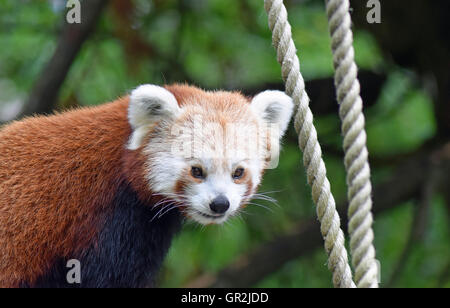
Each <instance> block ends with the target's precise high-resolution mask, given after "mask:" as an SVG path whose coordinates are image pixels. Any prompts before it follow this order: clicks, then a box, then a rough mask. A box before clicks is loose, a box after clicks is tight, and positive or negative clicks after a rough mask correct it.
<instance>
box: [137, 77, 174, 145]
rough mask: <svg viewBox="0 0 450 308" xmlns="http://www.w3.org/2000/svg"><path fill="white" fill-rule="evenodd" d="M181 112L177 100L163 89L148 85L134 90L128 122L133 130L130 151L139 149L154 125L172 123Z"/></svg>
mask: <svg viewBox="0 0 450 308" xmlns="http://www.w3.org/2000/svg"><path fill="white" fill-rule="evenodd" d="M179 112H180V107H179V106H178V102H177V100H176V99H175V97H174V96H173V94H172V93H170V92H169V91H167V90H166V89H164V88H163V87H159V86H156V85H151V84H146V85H142V86H139V87H138V88H136V89H135V90H133V91H132V92H131V95H130V103H129V106H128V121H129V122H130V125H131V128H132V129H133V133H132V135H131V138H130V140H129V143H128V149H130V150H136V149H138V148H139V147H140V146H141V143H142V140H143V138H144V137H145V136H146V135H147V133H148V132H149V131H150V129H151V127H152V126H153V124H155V123H156V122H159V121H170V120H172V119H174V118H176V116H177V115H178V114H179Z"/></svg>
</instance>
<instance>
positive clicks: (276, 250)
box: [187, 144, 436, 287]
mask: <svg viewBox="0 0 450 308" xmlns="http://www.w3.org/2000/svg"><path fill="white" fill-rule="evenodd" d="M434 149H436V145H434V144H427V145H426V146H424V148H422V149H420V150H418V151H417V152H416V153H415V154H414V155H413V156H412V157H410V158H409V159H407V160H405V161H404V162H403V163H402V164H400V165H399V166H398V167H397V168H396V170H395V172H394V173H393V175H392V176H391V177H390V179H389V180H387V181H385V182H383V183H381V184H378V185H376V186H375V187H374V193H373V200H374V208H373V211H374V215H379V214H380V213H382V212H384V211H386V210H389V209H391V208H393V207H395V206H398V205H400V204H401V203H402V202H405V201H407V200H410V199H411V198H416V197H418V195H419V194H420V191H421V187H423V185H424V181H425V179H424V177H423V175H424V174H426V169H427V166H428V165H429V164H428V163H429V157H430V155H431V153H433V152H434ZM338 208H340V209H341V211H340V216H341V220H342V221H341V225H342V227H343V228H344V229H346V226H347V218H346V216H347V215H346V213H345V210H344V209H346V206H345V204H340V206H339V207H338ZM322 243H323V240H322V238H321V236H320V229H319V225H318V224H317V221H316V219H311V220H308V221H304V222H301V223H299V224H298V226H297V227H296V228H294V230H293V231H292V232H291V233H290V234H287V235H282V236H279V237H277V238H275V239H274V240H272V241H270V242H268V243H265V244H262V245H261V246H260V247H258V248H256V249H255V250H253V251H252V252H250V253H249V254H246V255H243V256H241V257H240V258H239V259H238V260H237V261H236V262H234V263H233V264H231V265H229V266H228V267H226V268H225V269H223V270H221V271H220V272H219V273H217V274H214V275H210V274H205V275H203V276H201V277H199V278H198V279H195V280H194V281H192V282H190V283H188V284H187V287H250V286H253V285H254V284H256V283H258V282H259V281H261V280H262V279H263V278H264V277H266V276H267V275H269V274H271V273H273V272H275V271H277V270H278V269H279V268H280V267H281V266H282V265H283V264H285V263H286V262H289V261H291V260H294V259H296V258H299V257H301V256H304V255H306V254H308V253H310V252H312V251H314V250H315V249H316V248H318V247H319V246H320V245H321V244H322Z"/></svg>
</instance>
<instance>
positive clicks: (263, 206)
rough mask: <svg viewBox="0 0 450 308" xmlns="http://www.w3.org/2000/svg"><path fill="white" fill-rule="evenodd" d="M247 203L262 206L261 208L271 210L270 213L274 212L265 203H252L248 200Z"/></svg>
mask: <svg viewBox="0 0 450 308" xmlns="http://www.w3.org/2000/svg"><path fill="white" fill-rule="evenodd" d="M248 204H251V205H256V206H258V207H261V208H263V209H266V210H268V211H269V212H271V213H274V210H272V209H271V208H270V207H268V206H265V205H262V204H258V203H253V202H249V203H248Z"/></svg>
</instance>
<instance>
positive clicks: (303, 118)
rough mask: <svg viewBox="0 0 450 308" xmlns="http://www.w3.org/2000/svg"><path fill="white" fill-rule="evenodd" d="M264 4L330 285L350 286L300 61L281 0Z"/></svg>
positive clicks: (346, 263) (351, 285)
mask: <svg viewBox="0 0 450 308" xmlns="http://www.w3.org/2000/svg"><path fill="white" fill-rule="evenodd" d="M264 7H265V10H266V12H267V14H268V19H269V28H270V30H271V31H272V43H273V45H274V47H275V49H276V51H277V59H278V62H279V63H280V65H281V71H282V77H283V79H284V81H285V84H286V93H287V94H288V95H289V96H291V97H292V99H293V101H294V104H295V105H296V107H297V113H296V115H295V130H296V131H297V133H298V136H299V147H300V149H301V150H302V152H303V164H304V166H305V169H306V173H307V178H308V183H309V184H310V185H311V187H312V198H313V201H314V203H315V204H316V207H317V216H318V218H319V221H320V230H321V233H322V237H323V239H324V241H325V251H326V252H327V254H328V268H329V269H330V270H331V272H332V273H333V284H334V286H335V287H339V288H354V287H355V284H354V282H353V280H352V272H351V269H350V265H349V264H348V257H347V250H346V249H345V245H344V243H345V238H344V233H343V232H342V230H341V228H340V225H341V223H340V218H339V214H338V213H337V211H336V202H335V200H334V198H333V195H332V194H331V191H330V182H329V181H328V178H327V176H326V168H325V163H324V161H323V159H322V150H321V147H320V144H319V142H318V140H317V132H316V129H315V127H314V125H313V115H312V112H311V110H310V108H309V97H308V95H307V93H306V90H305V82H304V80H303V77H302V75H301V73H300V62H299V60H298V57H297V54H296V48H295V45H294V41H293V40H292V33H291V26H290V24H289V22H288V20H287V11H286V8H285V6H284V4H283V1H282V0H265V1H264Z"/></svg>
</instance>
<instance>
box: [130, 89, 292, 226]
mask: <svg viewBox="0 0 450 308" xmlns="http://www.w3.org/2000/svg"><path fill="white" fill-rule="evenodd" d="M230 95H231V94H230ZM205 97H206V95H205ZM230 97H231V96H230ZM242 100H244V98H242ZM223 104H224V105H223V106H220V107H211V106H212V105H210V104H209V102H208V101H206V102H199V104H195V103H193V104H185V105H183V107H182V108H180V107H179V105H178V102H177V101H176V100H175V97H174V96H173V95H172V94H171V93H170V92H169V91H167V90H166V89H164V88H161V87H157V86H152V85H145V86H141V87H139V88H137V89H136V90H134V91H133V92H132V94H131V97H130V107H129V121H130V124H131V126H132V129H133V134H132V136H131V137H130V140H129V145H128V148H129V149H130V150H136V149H139V148H140V147H141V146H142V142H143V140H144V139H145V137H146V136H148V134H149V133H150V132H151V133H152V135H151V138H150V139H149V143H148V144H146V145H144V147H143V153H144V155H146V157H147V165H146V169H147V170H148V173H147V180H148V182H149V187H150V189H151V191H152V192H154V193H159V194H162V195H166V196H167V197H169V198H172V199H174V200H175V201H178V202H180V203H182V204H183V206H184V210H185V212H186V214H187V216H189V217H190V218H192V219H193V220H195V221H197V222H199V223H201V224H212V223H213V224H221V223H223V222H225V221H226V220H227V219H228V218H230V217H231V216H234V215H236V214H237V213H238V211H239V209H240V207H241V206H242V204H243V203H245V202H247V201H249V199H250V198H251V194H252V193H254V191H255V190H256V187H257V186H258V185H259V183H260V181H261V174H262V171H263V169H264V168H265V167H267V162H266V161H265V158H266V156H265V155H266V153H260V151H259V150H260V149H261V145H263V147H267V143H268V141H267V140H268V135H267V129H266V130H263V132H262V133H261V130H258V129H259V128H260V127H261V126H263V124H276V125H278V127H279V128H280V132H279V134H277V139H276V140H275V142H276V146H274V148H277V149H278V146H279V138H281V136H282V135H283V134H284V132H285V130H286V128H287V125H288V123H289V120H290V116H291V114H292V109H293V104H292V100H291V99H290V98H289V97H288V96H287V95H285V94H284V93H283V92H279V91H266V92H262V93H260V94H258V95H257V96H256V97H255V98H254V99H253V100H252V102H251V104H248V103H247V102H245V101H244V103H242V102H237V103H236V104H235V105H233V104H229V103H228V104H229V105H226V103H225V102H223ZM226 106H228V107H226ZM214 108H218V109H217V110H216V109H214ZM227 108H228V109H227ZM198 118H199V119H200V120H201V121H202V122H201V124H200V125H199V123H198V121H197V120H196V119H198ZM205 122H206V123H205ZM242 124H244V126H246V125H247V126H252V125H253V126H255V127H256V129H255V131H256V135H255V136H252V135H251V134H250V133H249V132H248V131H247V130H246V129H243V127H244V126H242ZM186 132H189V135H186ZM231 132H233V133H234V135H233V134H231ZM180 133H182V134H183V136H182V137H181V139H180V138H179V137H180V136H178V135H179V134H180ZM230 136H231V138H230ZM269 139H270V138H269ZM180 140H181V141H180ZM271 142H273V140H271ZM253 143H255V144H256V148H252V147H251V146H250V145H251V144H253ZM192 167H197V168H200V169H201V173H200V174H197V173H198V172H197V173H196V174H195V175H194V174H193V173H192ZM237 168H242V169H243V170H244V173H242V174H243V175H242V178H237V177H234V175H235V172H236V169H237ZM219 196H221V199H220V200H222V201H221V203H220V204H221V205H222V206H221V207H220V208H218V207H217V204H218V203H217V202H216V203H215V204H214V205H213V206H211V204H212V202H213V201H214V200H216V201H217V200H218V199H216V198H218V197H219ZM224 198H225V199H224ZM224 200H226V201H227V202H225V201H224ZM224 202H225V203H224ZM224 204H226V206H224Z"/></svg>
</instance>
